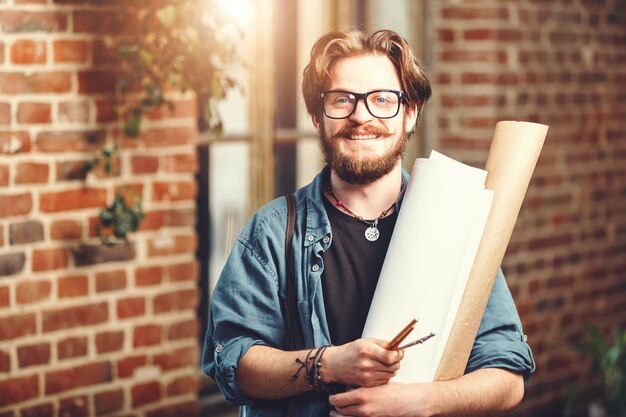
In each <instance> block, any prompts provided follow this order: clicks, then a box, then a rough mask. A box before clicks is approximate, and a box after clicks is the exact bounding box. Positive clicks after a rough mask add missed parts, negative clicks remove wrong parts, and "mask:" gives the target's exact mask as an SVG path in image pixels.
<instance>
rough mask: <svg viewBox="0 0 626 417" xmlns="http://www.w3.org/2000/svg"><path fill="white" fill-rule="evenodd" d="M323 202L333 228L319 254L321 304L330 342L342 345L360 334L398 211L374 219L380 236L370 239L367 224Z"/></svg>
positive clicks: (325, 200) (326, 201)
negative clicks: (366, 234)
mask: <svg viewBox="0 0 626 417" xmlns="http://www.w3.org/2000/svg"><path fill="white" fill-rule="evenodd" d="M324 206H325V208H326V212H327V213H328V218H329V219H330V226H331V229H332V231H333V242H332V245H331V246H330V248H329V249H328V250H327V251H326V252H324V253H323V254H322V259H323V261H324V273H323V274H322V289H323V293H324V305H325V308H326V318H327V320H328V326H329V329H330V339H331V343H332V344H334V345H342V344H344V343H348V342H351V341H353V340H356V339H358V338H360V337H361V333H362V332H363V327H364V326H365V319H366V318H367V313H368V312H369V308H370V304H371V302H372V298H373V297H374V290H376V283H377V282H378V276H379V275H380V270H381V269H382V266H383V261H384V260H385V254H386V253H387V248H388V247H389V241H390V240H391V234H392V233H393V228H394V226H395V224H396V220H397V218H398V213H397V212H395V211H394V212H393V213H392V214H391V215H389V216H387V217H385V218H383V219H380V220H379V221H378V230H379V231H380V237H379V238H378V240H376V241H374V242H370V241H368V240H367V239H366V238H365V230H366V229H367V228H368V227H369V226H368V225H367V224H365V223H363V222H362V221H359V220H357V219H355V218H354V217H352V216H350V215H348V214H346V213H344V212H343V211H340V210H339V209H338V208H336V207H335V206H334V205H333V204H332V203H330V202H329V201H328V200H327V199H324Z"/></svg>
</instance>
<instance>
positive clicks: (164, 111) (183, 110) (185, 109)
mask: <svg viewBox="0 0 626 417" xmlns="http://www.w3.org/2000/svg"><path fill="white" fill-rule="evenodd" d="M196 113H197V106H196V101H195V100H178V101H172V102H171V106H170V105H168V106H160V107H155V108H153V109H152V111H151V112H150V113H148V115H147V116H148V118H149V119H150V120H163V119H177V118H188V117H192V118H195V117H196Z"/></svg>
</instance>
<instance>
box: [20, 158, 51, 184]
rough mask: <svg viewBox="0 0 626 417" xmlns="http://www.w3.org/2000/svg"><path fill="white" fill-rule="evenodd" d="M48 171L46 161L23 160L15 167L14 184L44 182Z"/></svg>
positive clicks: (46, 179) (46, 180)
mask: <svg viewBox="0 0 626 417" xmlns="http://www.w3.org/2000/svg"><path fill="white" fill-rule="evenodd" d="M49 172H50V168H49V167H48V164H46V163H35V162H23V163H21V164H18V165H17V167H16V172H15V180H14V181H15V183H16V184H45V183H47V182H48V173H49Z"/></svg>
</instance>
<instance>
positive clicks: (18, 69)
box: [0, 0, 199, 417]
mask: <svg viewBox="0 0 626 417" xmlns="http://www.w3.org/2000/svg"><path fill="white" fill-rule="evenodd" d="M116 4H117V5H116ZM120 4H121V3H119V2H115V1H110V2H105V1H101V2H92V1H87V0H66V1H61V0H55V1H53V0H42V1H36V0H32V1H25V0H4V1H0V415H1V416H3V417H4V416H18V415H19V416H24V415H29V416H49V415H72V416H79V415H80V416H82V415H104V414H109V413H116V415H122V414H124V415H140V416H157V415H166V414H167V415H191V414H193V412H195V410H196V409H197V401H196V391H197V385H198V382H197V375H198V374H199V372H198V356H199V352H198V342H197V333H198V330H197V320H196V312H195V308H196V304H197V298H198V296H197V290H196V288H197V285H196V278H197V272H198V271H197V263H196V260H195V247H196V233H195V228H194V224H195V194H196V185H195V180H194V173H195V171H196V168H197V163H196V157H195V143H196V137H197V135H196V129H195V105H194V100H193V98H191V97H189V96H173V99H174V101H175V104H176V105H175V107H174V108H173V109H172V110H169V109H163V110H161V111H160V112H155V113H154V114H152V115H151V117H150V118H149V119H148V120H147V121H146V122H145V129H144V133H143V134H142V136H141V137H140V138H139V139H127V138H122V137H121V136H120V133H119V132H120V126H119V125H118V123H117V117H116V115H115V113H114V111H113V106H112V99H113V98H114V95H113V92H114V88H113V85H114V77H113V72H112V68H113V67H114V62H113V60H112V58H113V57H114V56H115V53H114V50H113V49H112V45H113V43H112V40H113V38H112V36H114V35H115V34H117V33H119V32H121V31H123V29H124V27H123V19H122V18H124V17H125V16H124V13H122V6H120ZM115 141H119V143H120V146H121V151H120V153H119V154H118V155H117V156H116V158H115V161H114V167H115V168H114V170H113V173H112V174H111V175H105V173H104V172H102V170H101V169H100V170H99V171H97V172H92V173H90V174H89V175H85V174H84V172H83V171H82V168H83V166H84V164H85V162H86V161H87V160H88V159H90V158H91V157H93V156H94V155H95V154H96V153H97V151H98V150H99V149H101V148H102V147H103V146H105V145H106V146H111V145H112V144H113V143H114V142H115ZM120 187H130V188H132V189H134V190H137V191H139V192H140V193H141V196H142V197H143V205H144V210H145V211H146V219H145V220H144V222H143V225H142V227H141V231H140V232H138V233H136V234H133V235H132V236H131V238H130V242H129V243H127V244H122V245H117V246H115V247H112V248H107V247H104V246H101V245H100V243H99V240H98V239H97V238H96V237H95V225H96V223H97V220H96V218H97V215H98V213H99V211H100V209H101V208H103V207H104V206H105V204H107V203H108V202H110V201H111V200H112V198H113V196H114V192H115V190H116V189H118V188H120Z"/></svg>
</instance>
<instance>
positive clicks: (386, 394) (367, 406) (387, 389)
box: [329, 382, 428, 417]
mask: <svg viewBox="0 0 626 417" xmlns="http://www.w3.org/2000/svg"><path fill="white" fill-rule="evenodd" d="M414 388H415V387H413V386H411V385H408V384H398V383H394V382H390V383H389V384H385V385H381V386H377V387H373V388H357V389H354V390H351V391H348V392H345V393H342V394H337V395H333V396H331V397H330V399H329V401H330V404H331V405H332V406H333V407H335V410H337V411H331V412H330V416H331V417H346V416H363V417H366V416H375V417H391V416H393V417H401V416H417V415H418V414H415V408H416V406H415V405H416V404H415V403H416V402H419V401H420V399H419V397H417V398H416V396H415V394H416V393H420V391H419V390H416V389H414ZM420 415H421V414H420ZM425 415H428V414H425Z"/></svg>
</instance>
